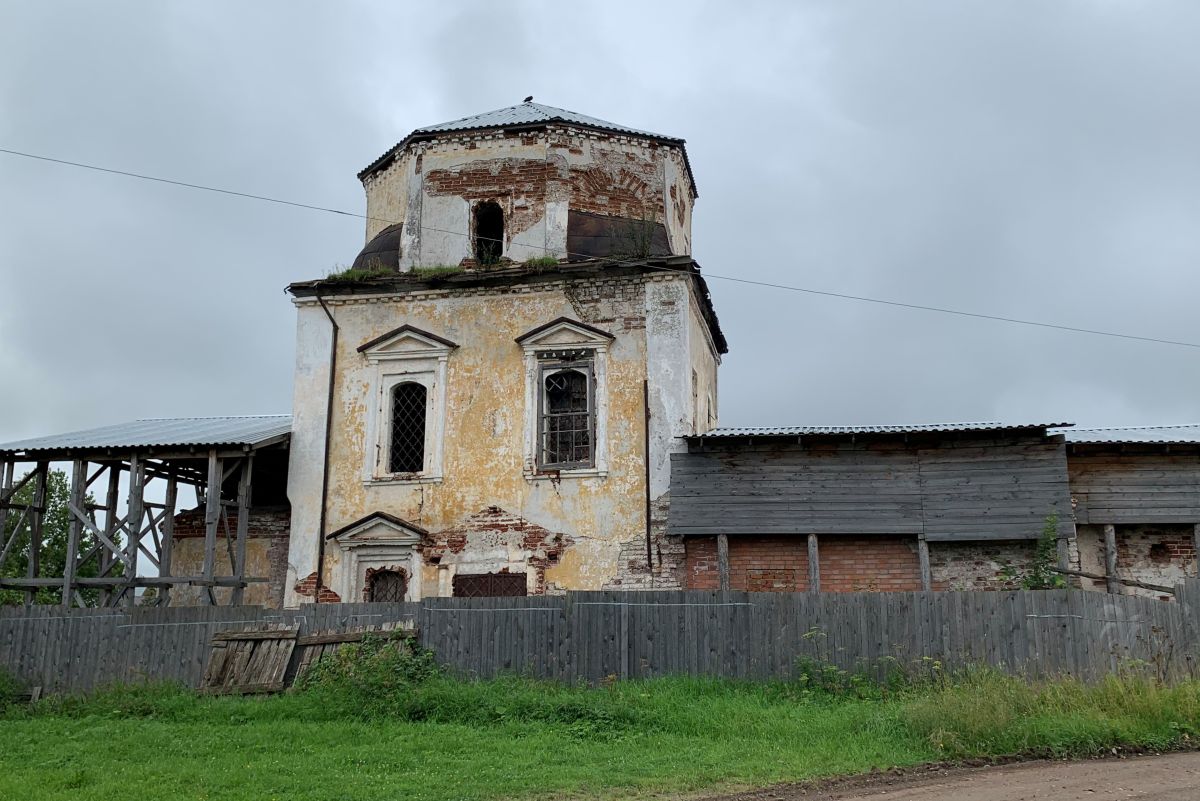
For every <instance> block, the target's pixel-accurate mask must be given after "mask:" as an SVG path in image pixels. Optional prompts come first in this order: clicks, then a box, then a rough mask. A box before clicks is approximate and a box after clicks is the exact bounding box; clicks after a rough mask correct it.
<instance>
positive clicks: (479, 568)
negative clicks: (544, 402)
mask: <svg viewBox="0 0 1200 801" xmlns="http://www.w3.org/2000/svg"><path fill="white" fill-rule="evenodd" d="M690 286H691V281H690V279H688V278H685V277H682V276H675V275H669V274H650V275H647V276H632V277H619V278H604V277H596V278H586V279H584V278H575V279H572V280H571V281H546V282H544V283H539V284H531V285H520V286H511V287H501V288H477V289H454V290H450V289H447V290H429V291H420V292H413V293H410V294H406V295H396V296H386V297H363V296H354V297H353V298H347V297H344V296H343V297H338V298H334V299H328V300H327V302H328V303H329V304H330V306H331V308H332V310H333V313H334V315H335V317H336V318H337V320H338V323H339V325H340V326H341V333H340V341H339V352H338V369H337V381H336V386H335V402H334V425H333V442H332V450H331V471H330V488H331V491H330V498H329V508H328V522H327V525H326V530H327V531H333V530H336V529H338V528H340V527H342V526H345V525H347V524H349V523H351V522H354V521H356V520H358V519H360V518H362V517H364V516H365V515H367V514H369V513H371V512H374V511H385V512H388V513H390V514H393V515H395V516H397V517H400V518H402V519H404V520H408V521H410V522H411V523H414V524H416V525H419V526H421V527H423V528H425V529H427V530H428V531H430V532H431V536H430V542H432V543H436V542H438V541H439V537H442V536H443V535H444V534H445V533H446V532H451V531H454V530H458V529H461V528H462V527H463V526H464V525H466V524H467V521H470V520H472V519H473V518H475V517H477V516H478V515H480V514H481V513H482V512H483V511H484V510H487V509H489V508H493V507H494V508H496V509H499V510H501V511H503V512H504V513H505V514H506V515H509V516H512V517H513V518H516V519H519V520H520V521H521V524H520V525H522V526H536V527H540V529H544V530H545V531H546V532H550V534H551V535H561V536H562V537H563V542H564V543H569V545H565V547H563V548H562V549H561V551H560V552H558V553H556V554H554V558H553V559H552V560H551V559H550V558H549V554H548V553H546V554H542V556H545V557H546V559H547V561H546V563H545V564H544V565H543V566H542V567H541V568H539V569H540V570H544V573H543V574H542V576H541V577H540V578H538V579H537V582H536V584H534V585H531V589H534V590H536V591H554V590H556V589H564V590H565V589H600V588H602V587H604V586H606V585H609V584H610V583H611V582H612V581H613V579H614V578H615V577H616V576H617V575H618V572H619V564H620V561H621V553H622V551H623V550H626V551H629V550H630V549H629V548H627V547H626V546H627V544H628V543H631V542H632V543H642V549H643V554H644V538H645V524H644V519H643V508H644V507H643V501H642V499H643V498H644V492H645V466H644V465H645V463H644V460H643V455H642V447H643V446H642V441H643V430H644V429H643V419H644V407H643V396H642V386H643V380H644V379H645V378H646V376H647V375H648V374H649V376H650V377H651V384H650V389H651V407H652V415H653V417H652V422H651V454H652V463H653V473H652V479H651V481H652V484H653V486H654V487H655V488H657V493H656V495H658V496H661V495H662V494H663V493H665V492H666V489H667V487H668V484H669V479H668V476H667V475H666V472H665V471H666V470H667V469H668V467H669V462H668V458H667V455H666V453H667V451H669V450H674V449H678V448H679V447H680V445H679V442H678V441H677V440H676V439H675V437H677V436H679V435H681V434H685V433H689V432H690V431H691V425H692V420H691V413H690V396H691V393H690V367H689V364H690V356H689V351H688V340H689V330H690V326H689V323H688V320H687V317H688V316H689V315H690V314H692V313H693V312H692V308H693V307H692V305H691V302H690V300H689V293H690V292H691V290H690ZM297 306H298V307H299V317H300V324H299V329H298V330H299V341H298V347H297V360H298V367H297V376H296V394H295V401H294V414H295V422H294V428H293V435H292V451H291V470H290V474H289V492H288V494H289V497H290V498H291V500H292V510H293V526H292V537H291V553H290V557H289V561H290V564H289V596H288V600H287V603H288V604H289V605H294V604H296V603H298V602H300V601H301V600H302V599H301V597H300V596H299V595H297V594H296V592H295V590H294V587H295V584H296V581H297V580H298V578H303V577H307V576H309V575H310V573H311V572H312V571H313V570H315V566H316V550H317V539H316V537H317V528H318V521H319V516H320V491H321V464H322V452H323V449H322V446H323V437H324V414H325V398H326V384H325V381H326V380H327V376H328V374H327V373H326V372H325V365H326V361H327V359H328V347H329V323H328V321H327V320H326V319H325V318H324V314H323V313H322V311H321V309H320V307H319V306H317V305H315V303H314V302H312V301H297ZM558 317H570V318H574V319H579V320H581V321H582V322H586V323H589V324H591V325H596V326H598V327H600V328H603V329H604V330H607V331H609V332H610V333H612V334H614V335H615V339H614V340H613V341H612V343H611V344H610V345H609V347H608V352H607V357H606V358H607V386H608V398H607V402H608V438H607V448H608V475H607V476H606V477H598V476H592V477H569V478H562V479H560V480H549V479H546V478H538V479H530V478H527V477H526V476H525V473H524V467H525V464H524V426H525V422H524V421H525V410H524V403H525V401H524V398H525V385H524V381H525V370H524V361H523V360H524V355H523V351H522V349H521V347H520V346H519V345H517V344H516V343H515V341H514V340H515V338H516V337H517V336H519V335H521V334H523V333H525V332H527V331H529V330H531V329H533V328H536V327H538V326H541V325H544V324H545V323H547V322H550V321H551V320H554V319H556V318H558ZM404 324H410V325H413V326H415V327H417V328H420V329H423V330H425V331H429V332H431V333H434V334H437V335H438V336H441V337H445V338H447V339H450V340H452V341H454V342H455V343H457V344H458V345H459V347H458V348H457V349H456V350H454V351H453V352H452V353H451V355H450V357H449V360H448V362H447V377H446V415H445V437H444V446H443V447H444V452H443V475H444V479H443V480H442V481H441V482H440V483H419V484H414V483H398V482H397V483H386V482H371V481H368V480H366V479H367V478H368V476H367V475H366V470H365V467H364V466H365V464H366V462H367V459H366V449H368V448H373V447H374V442H372V441H370V439H369V433H368V417H369V413H370V404H371V403H373V402H374V399H373V395H372V382H373V380H374V370H375V367H374V366H372V365H370V364H369V363H368V362H367V360H366V358H365V357H364V356H363V355H362V354H360V353H358V352H357V348H358V346H359V345H361V344H362V343H365V342H367V341H369V340H372V339H374V338H376V337H378V336H380V335H381V334H383V333H385V332H387V331H390V330H392V329H395V328H397V327H399V326H401V325H404ZM506 525H507V524H506ZM502 528H503V527H502V526H495V527H493V528H492V529H489V530H488V531H490V532H492V533H491V534H488V533H486V532H484V533H482V534H480V536H481V537H482V539H481V540H480V541H481V542H483V541H488V542H491V543H492V545H491V546H489V547H493V546H494V547H495V548H498V549H500V550H503V551H504V553H505V555H504V558H503V559H501V558H499V556H497V557H496V558H495V559H491V560H488V559H484V560H483V561H482V562H478V561H476V562H475V563H473V565H472V567H471V570H470V572H486V571H483V568H484V567H486V566H487V565H488V564H492V566H493V568H494V569H497V570H499V569H509V570H510V571H511V570H512V569H513V565H514V564H515V562H514V558H513V555H512V553H511V548H510V545H511V543H508V541H507V540H505V539H504V537H501V536H499V535H500V534H502V533H503V531H502ZM476 533H479V532H478V529H476ZM493 535H495V536H493ZM436 547H437V546H433V548H434V550H436ZM443 550H444V549H443ZM518 550H521V549H518ZM544 550H545V548H544V547H543V546H541V545H539V546H537V547H535V548H524V549H523V552H522V554H521V555H520V559H523V560H525V561H526V563H527V564H533V562H532V561H530V560H533V559H537V558H541V557H540V556H539V551H544ZM432 552H433V551H432V550H431V551H430V553H432ZM442 556H443V557H446V556H447V554H446V553H443V554H442ZM643 558H644V556H643ZM341 559H342V555H341V552H340V548H339V546H338V545H337V543H330V544H329V546H328V547H327V550H326V562H325V577H324V582H325V583H326V584H327V585H328V586H333V587H337V586H342V584H341V583H339V582H338V581H335V578H336V577H337V576H338V571H339V569H340V563H341ZM458 561H460V562H461V561H462V560H461V559H460V560H458ZM502 563H503V564H502ZM456 569H457V567H456V565H455V560H448V561H447V562H446V563H445V566H431V565H429V564H426V565H425V567H424V568H423V571H424V573H430V574H431V575H423V581H422V586H423V587H425V588H426V589H425V590H423V591H424V592H427V593H428V592H430V591H431V590H430V589H429V588H434V587H436V588H438V589H437V592H439V593H444V592H448V590H447V588H448V586H449V582H450V581H451V580H452V576H453V572H454V571H455V570H456ZM531 569H533V568H531Z"/></svg>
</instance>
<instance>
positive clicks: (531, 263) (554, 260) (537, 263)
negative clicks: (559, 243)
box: [523, 256, 558, 270]
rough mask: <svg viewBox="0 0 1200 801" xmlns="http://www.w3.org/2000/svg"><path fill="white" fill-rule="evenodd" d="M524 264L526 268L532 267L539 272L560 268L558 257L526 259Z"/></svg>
mask: <svg viewBox="0 0 1200 801" xmlns="http://www.w3.org/2000/svg"><path fill="white" fill-rule="evenodd" d="M523 264H524V265H525V266H526V267H532V268H534V269H537V270H544V269H546V268H548V267H557V266H558V257H557V256H538V257H536V258H532V259H526V260H525V261H524V262H523Z"/></svg>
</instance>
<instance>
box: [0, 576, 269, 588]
mask: <svg viewBox="0 0 1200 801" xmlns="http://www.w3.org/2000/svg"><path fill="white" fill-rule="evenodd" d="M268 582H270V579H269V578H268V577H266V576H244V577H242V578H241V579H240V580H239V579H236V578H234V577H233V576H217V577H215V578H212V579H206V578H204V577H203V576H139V577H138V578H136V579H134V580H133V581H132V582H131V581H129V580H128V579H127V578H126V577H125V576H108V577H100V576H76V577H75V585H76V586H77V587H118V586H124V585H125V584H127V583H128V584H132V585H133V586H134V587H169V586H173V585H175V584H190V585H192V586H195V587H237V586H245V585H248V584H267V583H268ZM61 585H62V579H61V578H57V577H43V578H32V579H31V578H3V577H0V587H9V588H17V589H24V588H27V587H58V586H61Z"/></svg>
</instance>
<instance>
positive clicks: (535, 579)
mask: <svg viewBox="0 0 1200 801" xmlns="http://www.w3.org/2000/svg"><path fill="white" fill-rule="evenodd" d="M570 544H571V538H570V537H568V536H566V535H565V534H562V533H558V532H553V531H550V530H549V529H545V528H542V527H541V526H539V525H536V524H535V523H531V522H530V521H528V520H526V519H525V518H523V517H521V516H520V515H516V514H513V513H512V512H508V511H505V510H504V509H501V508H500V507H498V506H489V507H487V508H486V509H483V510H482V511H480V512H479V513H478V514H475V515H472V516H471V517H469V518H467V519H466V520H465V521H463V522H462V523H461V524H460V525H457V526H453V527H451V528H448V529H444V530H442V531H438V532H434V533H432V534H430V535H429V536H428V538H427V541H426V542H425V543H424V544H423V545H422V547H421V554H422V557H423V558H424V560H425V564H428V565H437V566H438V567H439V568H441V569H443V570H450V571H452V573H453V574H454V575H457V574H459V573H466V574H472V573H520V572H524V573H526V574H527V578H528V586H527V590H528V592H529V594H530V595H545V594H546V593H548V592H561V591H563V590H565V589H567V588H560V587H552V586H550V585H548V584H547V582H546V569H547V568H548V567H550V566H551V565H555V564H558V561H559V558H560V557H561V556H562V554H563V551H564V550H566V548H567V546H569V545H570Z"/></svg>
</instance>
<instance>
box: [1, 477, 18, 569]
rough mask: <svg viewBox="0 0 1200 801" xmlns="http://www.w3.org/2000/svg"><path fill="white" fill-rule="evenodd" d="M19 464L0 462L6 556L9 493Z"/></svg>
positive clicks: (2, 531) (2, 540) (2, 562)
mask: <svg viewBox="0 0 1200 801" xmlns="http://www.w3.org/2000/svg"><path fill="white" fill-rule="evenodd" d="M16 468H17V465H16V464H15V463H14V462H0V548H3V549H4V556H5V558H7V556H8V548H7V546H8V539H7V538H6V537H5V536H4V534H5V532H6V531H8V494H9V492H10V491H11V490H12V483H13V472H14V471H15V470H16ZM3 565H4V559H3V558H0V567H2V566H3Z"/></svg>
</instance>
